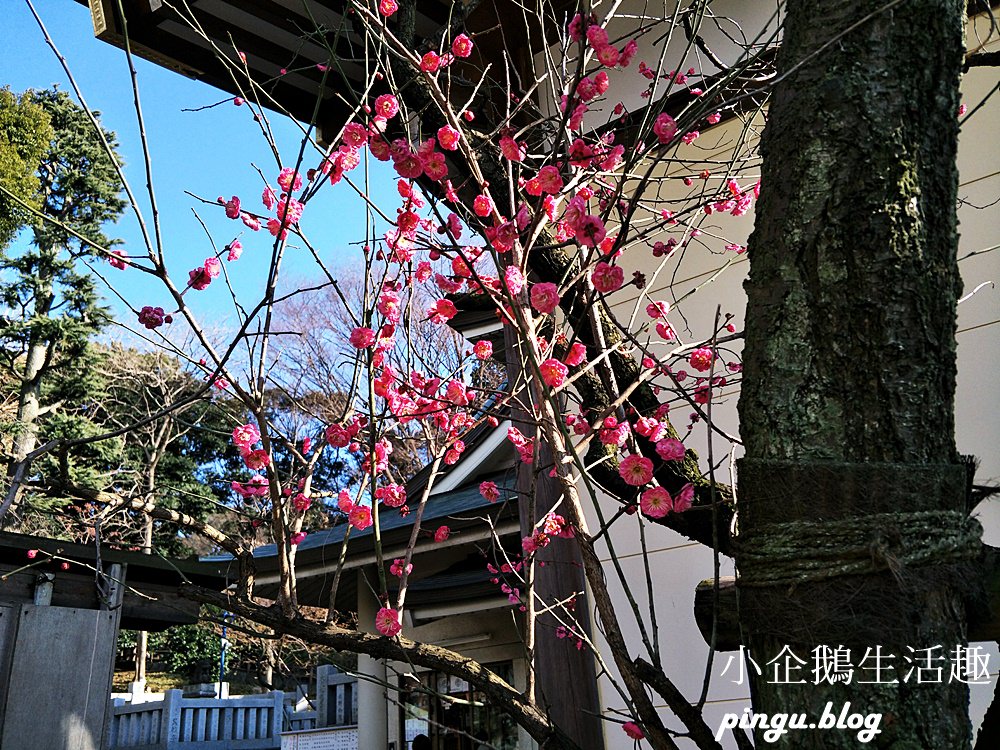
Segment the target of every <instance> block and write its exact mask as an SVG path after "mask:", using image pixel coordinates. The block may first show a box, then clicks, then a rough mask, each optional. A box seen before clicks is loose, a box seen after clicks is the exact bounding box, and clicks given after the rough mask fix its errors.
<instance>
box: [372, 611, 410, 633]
mask: <svg viewBox="0 0 1000 750" xmlns="http://www.w3.org/2000/svg"><path fill="white" fill-rule="evenodd" d="M375 629H376V630H377V631H378V632H380V633H381V634H382V635H384V636H385V637H387V638H392V637H393V636H395V635H398V634H399V631H400V630H402V629H403V626H402V625H400V624H399V612H398V611H397V610H395V609H390V608H389V607H382V609H380V610H379V611H378V613H377V614H376V615H375Z"/></svg>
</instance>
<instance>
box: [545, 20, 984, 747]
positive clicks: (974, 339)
mask: <svg viewBox="0 0 1000 750" xmlns="http://www.w3.org/2000/svg"><path fill="white" fill-rule="evenodd" d="M639 5H640V4H638V3H625V4H623V6H622V7H623V8H625V9H626V12H627V11H628V10H629V9H634V8H638V7H639ZM724 6H726V7H724ZM729 6H731V8H732V9H735V10H736V11H737V12H738V13H742V14H743V16H744V18H743V19H742V22H741V26H742V28H743V29H745V30H747V33H748V34H749V33H750V32H749V29H750V28H751V27H753V25H754V22H753V20H752V19H749V18H747V17H746V16H747V13H748V12H751V11H755V12H758V13H761V14H764V13H766V12H770V10H771V6H770V4H748V3H741V2H735V1H734V2H730V3H726V2H715V3H713V4H712V8H713V9H714V11H715V12H716V14H717V15H719V16H722V15H724V13H725V12H726V11H727V10H728V9H730V8H729ZM598 12H599V13H600V8H598ZM764 20H765V19H764V18H763V17H759V19H758V22H757V24H756V25H757V26H758V27H760V26H761V25H762V24H763V23H764ZM625 24H626V22H625V21H622V22H619V23H618V24H617V25H616V24H612V25H611V29H612V36H614V31H615V29H616V28H624V27H625ZM987 30H988V24H987V23H985V22H984V21H983V20H982V19H978V20H977V21H976V22H975V24H974V25H972V26H971V27H970V34H969V38H970V47H971V46H973V44H974V43H973V42H972V41H971V40H974V39H976V36H977V34H979V35H980V38H982V37H983V36H985V33H986V31H987ZM709 33H710V34H711V33H714V32H709ZM716 41H717V40H716ZM678 45H680V46H683V44H682V43H681V40H679V39H677V38H674V39H673V40H672V41H671V45H670V48H669V51H668V53H669V54H670V55H677V56H679V55H680V52H681V50H680V48H679V46H678ZM724 46H725V45H721V46H720V48H719V50H717V51H720V52H721V50H722V49H723V48H724ZM641 49H642V51H641V52H640V54H639V55H638V56H637V57H636V62H635V63H633V67H632V68H630V69H629V70H628V71H625V72H624V73H622V72H617V73H614V74H613V76H612V80H613V85H614V86H615V88H613V89H612V91H613V92H614V97H613V99H612V101H611V103H610V104H609V105H608V106H609V107H610V106H613V104H614V102H615V101H618V100H619V99H620V100H622V101H624V102H625V103H626V104H627V105H628V106H629V108H635V107H638V106H641V105H642V104H644V100H642V99H641V98H640V97H639V96H638V92H639V90H640V89H641V84H645V79H637V76H636V75H635V66H636V65H637V64H638V61H639V60H641V59H646V60H647V62H648V63H650V64H652V63H653V62H654V59H655V56H654V55H653V51H652V50H653V46H652V44H651V38H650V37H647V39H644V40H643V41H642V44H641ZM989 49H991V50H995V49H1000V43H998V42H997V41H996V40H993V41H992V42H991V43H990V45H989ZM731 51H732V50H731V49H730V53H731ZM538 62H539V63H540V64H541V63H542V61H541V60H539V61H538ZM689 63H690V64H692V65H695V66H696V67H699V68H701V69H703V70H705V72H707V73H711V72H714V69H713V68H712V66H711V65H708V64H703V63H704V61H698V60H697V59H696V58H695V59H694V60H685V61H684V62H683V63H681V64H680V65H677V64H673V63H669V64H667V65H666V66H665V69H667V70H670V69H672V68H674V67H680V68H681V69H682V70H683V69H686V68H687V67H688V64H689ZM995 84H996V76H995V70H992V69H989V68H978V69H977V68H973V69H972V71H971V72H970V73H969V74H968V75H967V76H966V78H965V80H964V82H963V100H964V102H965V103H966V105H967V106H968V107H969V109H970V110H971V109H972V108H973V107H975V106H976V105H978V104H979V102H980V101H981V100H982V99H983V98H984V97H985V96H986V95H987V93H988V92H989V91H990V90H991V89H992V88H993V87H994V86H995ZM607 117H608V114H607V111H606V110H605V111H604V112H595V113H594V114H593V115H592V116H591V117H590V119H588V125H591V126H596V125H598V124H603V122H605V121H606V120H607ZM742 125H743V123H742V122H740V121H736V122H730V123H729V124H727V125H723V126H720V127H717V128H715V129H713V130H710V131H703V132H702V136H701V138H700V139H699V140H698V141H696V142H695V143H694V144H692V145H691V146H688V147H682V149H683V148H686V149H687V150H686V151H681V152H680V153H681V155H682V156H684V157H685V158H689V159H691V160H692V163H691V164H688V165H682V166H673V167H670V170H669V171H668V173H669V174H680V173H682V172H684V171H685V170H686V173H687V174H689V175H696V174H697V172H698V171H700V169H701V165H699V164H697V163H694V162H696V161H697V160H698V159H712V158H715V157H718V156H721V155H723V153H724V152H725V150H726V149H727V148H732V147H733V144H735V143H736V142H737V136H738V134H739V132H740V130H741V128H742ZM752 125H753V127H752V128H751V130H753V129H755V128H756V126H758V125H759V120H758V121H757V122H756V123H752ZM997 133H1000V97H994V98H993V99H991V100H989V101H988V102H987V104H986V105H985V106H984V107H983V108H982V110H980V111H979V112H978V113H977V114H976V115H975V116H974V117H972V118H971V119H970V120H969V121H967V122H966V123H965V124H964V125H963V128H962V137H961V146H960V153H959V169H960V176H961V177H960V179H961V187H960V191H959V192H960V197H961V200H962V203H961V205H960V208H959V220H960V231H961V242H960V251H959V252H960V255H959V257H960V258H963V256H968V255H969V254H970V253H979V254H977V255H973V256H971V257H964V259H963V260H962V261H961V264H960V265H961V271H962V276H963V280H964V282H965V289H966V294H968V293H969V292H971V291H972V290H973V289H974V288H976V287H977V286H979V285H980V284H983V283H984V282H988V281H996V282H1000V249H997V250H994V251H992V252H989V249H991V248H994V247H995V246H997V245H1000V207H998V206H1000V204H998V203H994V202H995V201H998V200H1000V147H998V144H997V141H996V134H997ZM698 184H699V180H697V179H695V187H697V186H698ZM671 185H672V186H673V188H672V189H676V190H678V191H681V192H679V195H678V197H680V195H684V194H686V193H684V192H682V191H687V190H689V188H686V187H683V186H682V184H681V183H680V182H679V181H674V182H672V183H671ZM700 229H701V230H702V238H701V239H703V240H704V242H694V243H692V245H691V247H690V248H689V250H688V251H687V252H686V253H685V254H684V256H683V258H682V259H681V260H680V262H679V265H678V262H677V259H676V258H675V259H674V260H672V261H671V262H668V263H666V264H664V265H663V267H662V268H661V269H660V270H659V272H658V274H656V275H655V276H654V273H655V272H656V266H655V263H656V261H655V260H654V259H653V258H652V256H651V254H650V253H649V252H648V250H645V249H642V248H639V247H635V248H632V249H631V250H630V251H629V252H628V253H627V255H626V258H625V263H624V264H625V266H626V269H627V273H626V278H628V275H629V273H628V271H631V270H633V268H639V269H641V270H643V271H644V272H645V273H646V274H647V275H648V276H649V278H650V280H651V283H650V287H649V288H647V290H645V291H644V292H643V293H642V295H641V296H640V295H637V294H636V293H635V290H634V288H630V292H628V293H626V292H623V293H621V296H620V298H618V299H617V300H616V301H617V305H616V308H615V311H616V313H617V314H618V315H619V317H620V319H622V318H624V319H628V318H629V316H631V315H633V314H637V317H636V320H645V313H644V312H643V308H644V307H645V305H646V303H647V301H648V299H650V298H652V299H666V300H668V301H671V300H674V299H678V298H680V297H682V296H683V294H684V293H685V292H687V291H688V290H690V289H691V288H692V287H694V286H697V285H698V284H701V283H703V282H705V281H706V280H707V279H708V278H710V277H713V276H714V272H715V271H716V270H718V269H719V268H720V266H722V265H724V264H725V262H726V261H728V260H730V259H731V256H726V255H725V254H724V253H723V251H722V246H723V245H724V244H726V243H725V242H723V241H721V240H720V239H718V238H720V237H725V238H726V240H727V241H731V242H735V243H738V244H745V242H746V237H747V236H748V235H749V233H750V231H751V229H752V216H748V217H746V218H743V219H733V218H732V217H729V216H723V217H719V216H718V215H714V216H712V217H706V218H704V219H703V220H702V223H701V225H700ZM678 236H680V234H678ZM746 268H747V265H746V257H745V256H741V257H740V258H739V259H738V260H736V262H734V263H733V264H732V266H731V267H729V268H728V269H727V270H726V271H725V272H724V273H722V274H721V275H719V276H718V278H715V279H714V280H713V281H712V282H711V283H710V284H709V285H708V286H707V287H706V288H705V289H704V290H703V291H702V292H700V293H698V294H696V295H694V296H692V297H690V298H688V299H686V300H684V301H683V302H682V303H681V304H679V305H678V308H677V310H676V311H675V312H674V313H672V314H671V316H670V320H671V322H672V323H673V325H674V327H675V328H677V330H678V332H679V333H680V334H681V336H682V339H683V340H684V341H685V342H691V341H695V340H699V339H704V338H706V337H708V336H709V335H710V333H711V327H712V321H713V318H714V314H715V309H716V306H717V305H721V306H722V309H723V312H732V313H733V314H734V315H735V317H734V319H733V323H734V324H735V325H736V328H737V330H741V329H742V327H743V310H744V307H745V296H744V294H743V290H742V281H743V278H744V274H745V272H746ZM678 280H679V281H678ZM671 283H672V286H671ZM667 287H670V288H667ZM636 304H638V313H635V307H636ZM678 313H683V315H684V317H685V319H686V321H687V323H686V324H685V323H684V321H682V320H681V318H680V316H679V315H678ZM998 319H1000V290H998V289H997V288H995V287H993V286H990V285H987V286H985V287H983V288H982V289H980V291H979V292H978V293H977V294H976V295H974V296H973V297H971V298H969V299H967V300H965V301H963V302H962V303H961V305H960V307H959V318H958V328H959V335H958V341H959V348H958V373H959V375H958V392H957V399H956V422H957V424H956V432H957V443H958V447H959V450H960V451H962V452H964V453H973V454H975V455H977V456H978V457H979V458H980V461H981V465H980V469H979V472H978V479H979V481H980V482H989V481H990V480H997V479H998V478H1000V450H998V446H1000V419H998V418H997V416H996V414H995V410H996V409H997V407H998V406H1000V378H998V377H997V372H998V371H1000V337H998V334H1000V325H997V324H996V323H997V321H998ZM654 337H655V334H654ZM736 348H737V350H738V347H736ZM736 398H737V392H736V389H735V388H727V389H726V391H725V393H724V395H723V397H722V398H720V399H719V401H718V402H717V403H716V404H715V407H714V417H715V419H716V421H717V423H718V424H719V426H720V427H721V428H722V429H723V430H724V431H726V432H729V433H730V434H734V435H735V434H738V421H737V417H736V408H735V407H736ZM688 411H690V410H689V409H685V408H682V407H678V408H677V409H675V410H674V413H673V419H674V421H675V424H676V425H677V426H678V428H679V429H681V431H682V432H683V430H684V427H685V424H686V419H685V416H684V415H685V414H686V413H687V412H688ZM690 440H691V441H692V442H690V443H689V445H691V447H694V448H695V449H696V450H698V451H699V453H700V454H701V455H702V457H703V460H704V456H705V455H706V453H707V450H706V446H707V440H708V437H707V435H705V431H704V429H702V428H698V429H696V430H695V432H694V433H693V434H692V436H691V438H690ZM731 449H732V450H733V455H734V457H738V456H739V454H740V450H739V447H738V446H735V447H734V446H733V445H732V444H730V443H729V441H726V440H725V439H723V438H720V437H718V436H715V437H714V438H713V450H714V451H715V454H716V456H717V457H718V456H721V455H724V454H725V453H727V452H729V451H730V450H731ZM720 480H721V481H724V482H729V481H731V477H730V475H729V469H728V466H724V467H723V468H722V470H721V477H720ZM597 502H599V503H601V504H602V506H603V507H604V508H605V509H606V510H607V511H608V513H611V512H613V509H614V505H613V504H612V503H610V502H609V501H607V500H604V501H601V500H600V499H598V500H597ZM978 513H979V515H980V518H981V520H982V521H983V523H984V526H985V527H986V535H985V539H986V541H987V542H988V543H991V544H996V545H1000V502H997V501H993V502H992V503H990V502H989V501H988V502H986V503H984V504H983V505H982V506H981V507H980V508H979V509H978ZM588 515H589V522H590V523H591V524H595V525H596V524H597V517H596V515H597V514H596V512H595V510H594V509H593V508H591V509H590V511H589V514H588ZM622 520H623V522H622V523H618V524H616V525H615V526H614V527H613V528H612V530H611V532H610V534H609V535H608V536H609V539H610V540H611V543H612V544H613V545H614V546H615V549H616V551H617V552H618V555H619V558H620V559H621V567H622V570H623V572H624V575H625V578H626V580H628V581H629V582H631V583H632V589H633V595H634V596H635V597H636V599H637V602H638V605H639V608H640V612H641V615H640V616H641V617H642V618H643V620H644V621H645V622H646V624H647V626H648V625H649V622H650V615H649V606H650V603H649V601H648V600H647V596H646V593H645V590H646V589H645V585H644V584H643V583H642V582H643V581H644V570H643V562H642V557H641V554H640V549H639V546H638V541H637V539H638V534H637V529H636V525H637V524H638V523H639V520H638V519H636V518H625V519H622ZM646 534H647V546H648V550H649V556H648V564H649V567H650V569H651V570H652V571H653V576H654V580H655V581H656V591H655V593H654V602H653V607H654V610H655V614H656V620H657V624H658V632H659V638H660V643H661V645H662V648H663V653H664V658H665V666H666V670H667V673H668V674H669V675H670V676H671V678H672V679H674V680H675V681H676V682H677V684H678V687H680V689H681V690H682V691H684V692H685V694H686V695H688V696H689V697H690V699H691V700H692V701H694V700H697V698H698V696H699V694H700V692H701V688H702V683H703V679H704V676H705V670H706V660H707V658H708V647H707V646H706V645H705V643H704V641H703V639H702V637H701V635H700V633H699V632H698V629H697V626H696V625H695V622H694V618H693V615H692V606H693V597H694V589H695V586H696V584H697V583H698V582H699V581H700V580H702V579H705V578H710V577H711V575H712V571H713V559H712V553H711V551H710V550H708V549H706V548H704V547H702V546H700V545H696V544H692V543H689V542H688V541H687V540H685V539H683V538H682V537H680V536H679V535H677V534H675V533H674V532H671V531H669V530H666V529H662V528H660V527H655V526H653V527H650V526H647V528H646ZM602 555H603V557H604V559H605V560H606V562H607V563H608V565H607V575H608V579H609V584H610V587H611V590H612V592H613V595H614V597H615V601H616V609H617V611H618V612H619V614H620V616H621V620H622V626H623V628H624V631H625V636H626V638H627V640H628V642H629V643H630V644H634V649H635V652H636V653H640V652H641V651H642V647H641V638H640V636H639V628H638V626H637V625H636V620H635V617H634V616H633V615H632V614H631V611H630V605H629V603H628V600H627V598H626V597H625V596H624V594H623V591H622V586H621V584H620V582H619V581H618V579H617V576H616V573H615V571H614V569H613V566H612V565H611V564H610V555H609V552H608V550H607V548H606V547H604V548H603V549H602ZM722 573H723V574H724V575H725V574H731V573H732V565H731V563H730V562H729V561H726V560H725V559H724V560H723V570H722ZM985 645H987V646H988V652H989V654H990V664H991V673H992V674H993V675H994V679H995V676H996V674H997V671H998V668H1000V656H998V653H997V648H996V644H985ZM604 651H605V653H607V650H606V648H605V649H604ZM729 657H730V654H717V655H716V657H715V665H714V667H713V668H712V670H711V672H712V676H713V679H712V682H711V688H710V690H709V693H708V702H707V704H706V709H705V715H706V719H707V721H708V722H709V724H710V726H713V727H715V726H717V725H718V723H719V721H720V720H721V717H722V714H723V713H725V712H726V711H737V712H738V711H741V710H742V708H743V707H744V705H746V701H747V691H746V688H745V687H740V686H738V685H735V684H733V683H732V682H731V681H730V677H729V676H728V675H727V676H726V677H725V678H720V675H721V673H722V670H723V668H724V667H725V665H726V663H727V662H728V661H729ZM609 666H610V669H609V671H610V672H611V673H612V674H614V673H615V670H614V667H613V666H611V665H609ZM734 667H735V665H734ZM600 688H601V701H602V705H603V706H604V707H605V709H606V711H607V712H608V714H609V715H612V714H613V711H614V709H622V707H623V705H624V704H623V702H622V700H621V698H620V697H619V696H618V694H617V692H616V691H615V690H614V688H613V687H612V685H611V682H610V680H609V679H608V678H602V679H601V681H600ZM992 694H993V686H992V685H978V686H973V687H972V689H971V715H972V719H973V722H974V724H975V725H977V726H978V723H979V722H980V721H981V720H982V716H983V713H984V712H985V710H986V708H987V707H988V705H989V703H990V702H991V700H992ZM664 715H665V716H666V712H665V711H664ZM666 721H667V725H668V726H670V727H672V728H677V729H680V728H681V727H680V726H679V723H678V722H677V721H676V720H674V719H673V718H672V717H667V718H666ZM606 740H607V747H608V748H609V750H618V749H619V748H620V749H621V750H625V749H626V748H631V747H633V743H632V741H631V740H629V739H628V738H627V737H626V735H625V734H624V733H623V732H622V731H621V730H620V728H619V727H618V726H617V725H616V724H612V723H608V724H606ZM724 744H725V746H726V747H727V748H728V747H733V746H734V745H733V743H732V740H731V739H727V740H725V742H724ZM680 745H681V747H684V748H687V747H691V746H692V743H689V742H688V741H685V740H680Z"/></svg>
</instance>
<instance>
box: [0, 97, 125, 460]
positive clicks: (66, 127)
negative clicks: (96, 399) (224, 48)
mask: <svg viewBox="0 0 1000 750" xmlns="http://www.w3.org/2000/svg"><path fill="white" fill-rule="evenodd" d="M18 118H20V119H18ZM0 119H5V120H6V121H9V122H11V123H12V124H18V123H24V122H27V123H35V125H36V126H38V123H39V122H42V121H44V123H45V129H44V131H43V130H42V129H41V128H40V126H38V127H36V128H35V130H34V132H35V134H36V136H37V137H38V139H40V138H41V135H42V134H44V135H45V136H46V138H45V143H44V148H38V146H39V142H37V140H36V141H32V140H31V139H30V138H28V137H27V136H26V135H23V132H24V131H25V130H26V129H28V128H27V126H22V127H21V128H20V131H19V132H21V133H22V134H20V135H19V134H18V131H15V132H14V133H13V134H14V135H15V136H16V137H15V138H13V139H11V137H9V136H8V138H7V141H5V143H6V144H7V145H8V148H7V153H8V156H9V154H10V153H16V155H18V156H19V157H20V158H21V162H20V164H21V168H22V173H23V171H24V170H27V169H29V168H30V169H31V171H32V176H31V179H29V180H26V181H24V182H23V184H22V187H24V188H25V189H26V188H27V186H29V185H30V186H31V188H32V190H33V193H32V195H30V196H27V197H26V199H27V200H28V202H29V203H32V204H33V205H35V206H37V207H38V208H39V210H40V211H41V212H42V213H43V214H44V215H45V216H46V217H47V220H44V221H41V220H39V221H35V220H31V221H30V222H29V221H28V219H29V218H30V217H27V216H26V215H25V212H23V211H22V212H21V213H20V214H17V213H15V212H11V211H7V210H6V209H4V210H3V211H2V212H0V213H2V217H0V218H2V220H4V221H7V222H8V224H7V230H8V235H7V238H9V237H10V236H13V235H14V234H16V233H17V231H18V229H19V228H21V227H22V226H30V229H31V240H30V242H28V243H25V242H16V243H14V244H13V245H9V246H6V247H3V246H2V245H0V306H2V310H0V364H2V365H3V366H4V370H5V377H6V378H9V379H5V380H4V382H3V387H4V390H5V391H7V392H8V395H9V401H14V400H16V402H17V412H16V414H15V415H13V419H5V422H6V425H5V428H6V429H5V430H4V433H5V436H6V438H7V441H9V447H8V446H5V447H7V448H8V450H10V452H11V454H12V456H13V459H14V460H19V459H20V458H21V457H23V456H25V455H27V453H28V452H30V451H31V450H32V449H33V448H34V446H35V445H36V442H37V438H38V436H39V435H40V434H42V433H43V432H45V431H46V430H48V431H49V432H52V433H54V434H63V435H66V434H75V435H78V436H84V435H87V434H89V431H90V430H91V426H87V425H84V424H81V425H75V426H74V425H72V424H71V421H72V418H73V416H74V412H73V410H66V409H65V408H64V404H65V403H67V402H68V401H72V400H74V399H75V400H79V399H80V398H84V397H85V395H86V394H90V397H93V395H95V393H94V383H93V382H92V378H93V368H92V367H89V366H88V365H90V364H91V361H92V359H91V354H90V353H89V352H88V347H89V340H90V337H91V336H93V334H95V333H97V332H98V331H100V330H101V328H102V327H103V326H104V325H105V324H106V323H107V322H108V319H109V318H108V312H107V310H106V308H104V307H103V306H102V305H101V304H100V297H99V295H98V293H97V289H96V286H95V284H94V280H93V278H92V277H91V276H90V275H89V274H88V273H86V272H84V271H82V270H81V268H80V265H79V260H80V259H81V258H84V257H89V256H91V255H92V248H91V246H90V245H88V244H87V243H84V242H81V241H80V240H79V239H78V238H77V237H76V236H74V234H75V235H79V236H82V237H85V238H87V239H88V240H90V241H91V242H93V243H97V244H99V245H103V246H107V245H109V244H111V243H110V241H109V240H108V238H107V237H106V236H105V235H104V234H103V225H104V224H105V223H106V222H108V221H114V220H116V219H117V218H118V216H119V215H120V214H121V212H122V210H123V209H124V205H125V204H124V202H123V201H122V200H121V198H120V196H119V190H120V187H119V180H118V176H117V173H116V170H115V167H114V162H113V160H112V157H111V156H110V155H109V153H108V150H107V149H108V148H110V149H111V150H112V152H113V150H114V149H115V147H116V146H117V142H116V139H115V136H114V134H113V133H109V132H107V131H105V130H103V129H100V132H98V130H95V128H94V125H93V123H92V122H91V118H90V116H89V115H88V114H87V113H86V111H84V110H83V108H81V107H80V106H78V105H77V104H75V103H74V102H73V101H72V99H70V97H69V96H68V95H67V94H66V93H64V92H62V91H58V90H55V89H53V90H46V91H27V92H25V93H24V94H23V95H22V96H21V97H19V98H18V97H15V96H14V95H13V94H10V92H6V93H5V94H4V95H3V96H2V97H0ZM25 144H26V145H25ZM0 151H3V149H2V148H0ZM7 163H8V164H13V165H14V166H17V163H16V162H15V161H13V160H11V159H8V162H7ZM10 203H11V201H8V200H5V201H3V204H2V205H3V206H9V204H10ZM18 222H20V223H18ZM70 229H71V230H72V231H70ZM4 244H6V243H4ZM7 441H5V442H7ZM100 450H103V451H108V450H111V451H113V450H114V449H113V448H112V447H108V446H105V447H104V448H102V449H100ZM86 458H87V459H88V460H89V461H93V460H95V459H94V457H93V456H87V457H86Z"/></svg>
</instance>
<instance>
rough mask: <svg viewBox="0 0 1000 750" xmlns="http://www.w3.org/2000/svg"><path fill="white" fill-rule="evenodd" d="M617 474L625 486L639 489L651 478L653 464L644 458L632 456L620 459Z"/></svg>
mask: <svg viewBox="0 0 1000 750" xmlns="http://www.w3.org/2000/svg"><path fill="white" fill-rule="evenodd" d="M618 473H619V475H621V478H622V479H624V480H625V483H626V484H630V485H632V486H633V487H641V486H642V485H644V484H648V483H649V481H650V480H651V479H652V478H653V462H652V461H650V460H649V459H648V458H646V457H645V456H637V455H635V454H632V455H630V456H626V457H625V458H624V459H622V462H621V463H620V464H619V465H618Z"/></svg>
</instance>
